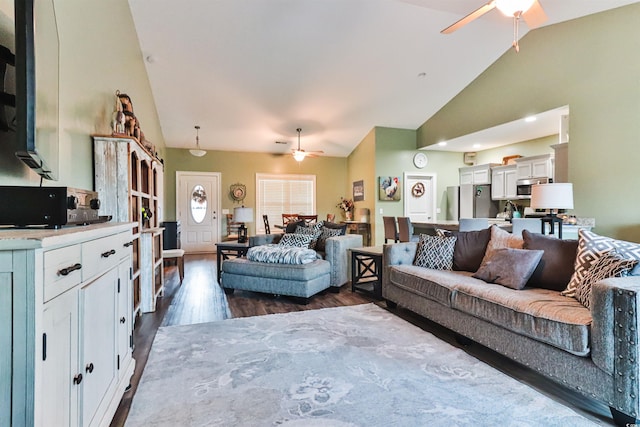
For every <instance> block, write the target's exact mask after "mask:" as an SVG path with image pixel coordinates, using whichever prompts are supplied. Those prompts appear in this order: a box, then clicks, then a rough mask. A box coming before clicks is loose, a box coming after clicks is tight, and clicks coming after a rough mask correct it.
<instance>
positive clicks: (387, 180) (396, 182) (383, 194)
mask: <svg viewBox="0 0 640 427" xmlns="http://www.w3.org/2000/svg"><path fill="white" fill-rule="evenodd" d="M378 199H379V200H393V201H398V200H400V179H398V177H395V176H381V177H380V192H379V196H378Z"/></svg>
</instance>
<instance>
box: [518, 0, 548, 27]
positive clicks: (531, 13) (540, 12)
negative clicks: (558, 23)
mask: <svg viewBox="0 0 640 427" xmlns="http://www.w3.org/2000/svg"><path fill="white" fill-rule="evenodd" d="M522 19H524V22H526V23H527V27H529V29H530V30H533V29H534V28H538V27H539V26H540V25H542V24H544V23H545V22H546V21H547V19H548V18H547V14H546V13H544V9H542V5H541V4H540V2H539V1H538V0H535V1H534V2H533V4H532V5H531V7H530V8H529V10H527V11H526V12H525V13H523V14H522Z"/></svg>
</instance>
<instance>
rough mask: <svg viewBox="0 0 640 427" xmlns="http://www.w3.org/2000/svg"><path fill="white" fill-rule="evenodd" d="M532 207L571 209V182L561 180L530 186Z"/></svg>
mask: <svg viewBox="0 0 640 427" xmlns="http://www.w3.org/2000/svg"><path fill="white" fill-rule="evenodd" d="M531 207H532V208H533V209H573V184H571V183H568V182H567V183H566V182H561V183H553V184H535V185H533V186H532V187H531Z"/></svg>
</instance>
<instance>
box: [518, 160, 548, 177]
mask: <svg viewBox="0 0 640 427" xmlns="http://www.w3.org/2000/svg"><path fill="white" fill-rule="evenodd" d="M551 160H552V156H551V155H550V154H543V155H540V156H531V157H521V158H519V159H516V170H517V171H518V179H529V178H553V167H552V161H551Z"/></svg>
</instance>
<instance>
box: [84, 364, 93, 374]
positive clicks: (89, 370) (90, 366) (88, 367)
mask: <svg viewBox="0 0 640 427" xmlns="http://www.w3.org/2000/svg"><path fill="white" fill-rule="evenodd" d="M85 371H86V372H89V373H92V372H93V363H89V364H88V365H87V367H86V368H85Z"/></svg>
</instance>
